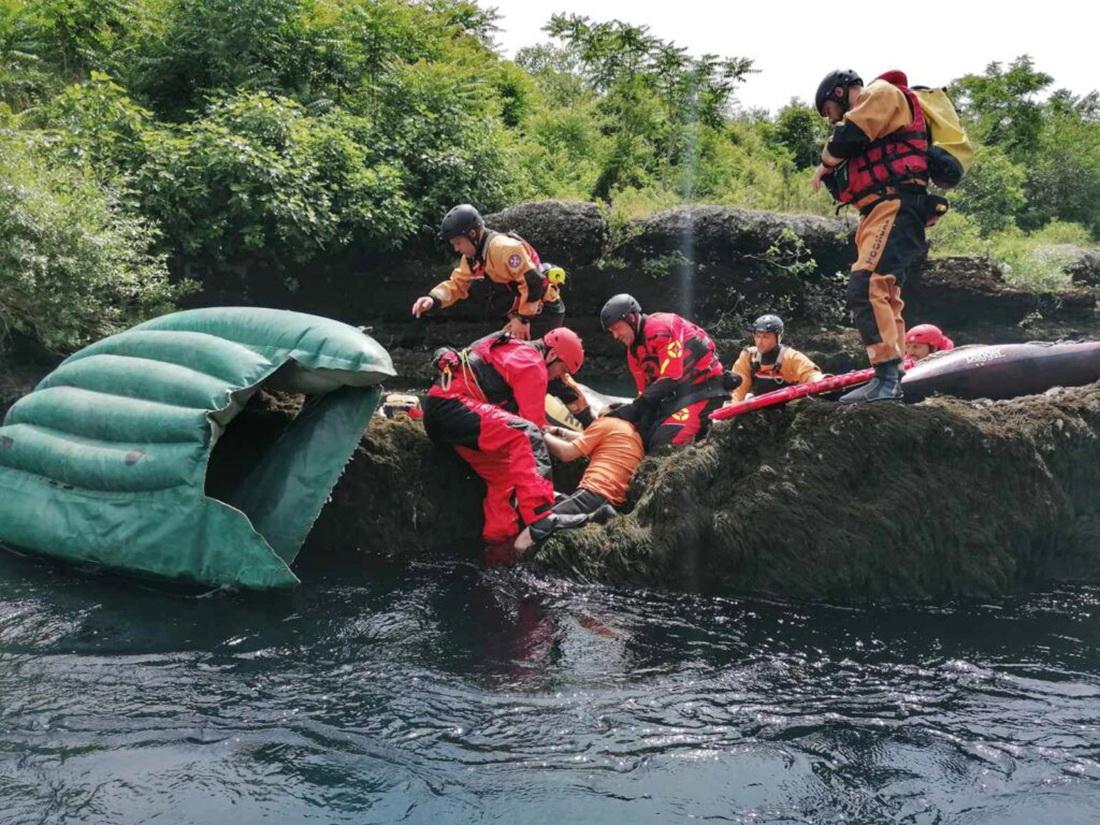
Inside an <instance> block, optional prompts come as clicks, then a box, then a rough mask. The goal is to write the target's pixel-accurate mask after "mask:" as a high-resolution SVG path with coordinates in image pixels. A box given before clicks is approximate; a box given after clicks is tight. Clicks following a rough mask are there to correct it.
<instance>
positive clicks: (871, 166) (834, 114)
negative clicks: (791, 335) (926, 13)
mask: <svg viewBox="0 0 1100 825" xmlns="http://www.w3.org/2000/svg"><path fill="white" fill-rule="evenodd" d="M815 102H816V104H817V110H818V112H819V113H820V114H821V115H822V117H825V118H828V120H829V122H830V123H832V124H834V127H833V131H832V134H831V136H830V137H829V141H828V143H826V145H825V148H824V149H823V150H822V152H821V165H820V166H818V167H817V169H816V170H815V171H814V174H813V177H812V178H811V181H810V182H811V186H812V187H813V189H814V191H817V190H818V189H819V188H820V187H821V185H822V183H825V184H826V186H827V187H828V189H829V191H830V193H831V194H832V195H833V197H834V198H835V199H836V200H837V201H839V202H840V203H841V204H852V205H853V206H855V207H856V208H857V209H858V210H859V213H860V220H859V226H858V227H857V228H856V235H855V242H856V247H857V251H858V256H857V260H856V262H855V263H854V264H853V265H852V272H851V276H850V278H849V281H848V290H847V294H846V299H847V305H848V309H849V311H850V312H851V315H852V321H853V323H854V324H855V326H856V328H857V329H858V330H859V334H860V337H861V338H862V340H863V345H864V347H866V349H867V355H868V358H869V359H870V362H871V365H872V366H873V367H874V368H875V377H874V378H873V379H872V380H871V381H870V382H869V383H867V384H866V385H864V386H863V387H860V388H859V389H856V390H853V391H852V392H849V393H848V394H847V395H844V396H842V397H841V399H840V401H841V402H843V403H852V402H856V401H881V400H900V399H901V397H902V392H901V374H902V370H901V364H902V357H903V356H904V354H905V353H904V347H905V321H904V320H903V318H902V309H903V308H904V306H905V304H904V302H903V301H902V299H901V288H900V285H899V281H900V280H901V279H903V278H904V276H905V273H906V271H907V270H908V268H909V266H910V265H911V264H912V263H913V262H914V261H915V260H917V259H919V258H920V257H921V256H922V255H923V254H924V253H925V251H926V248H927V245H926V243H925V235H924V229H925V225H926V223H927V222H928V221H929V219H930V216H931V214H932V205H931V201H930V200H929V195H928V188H927V187H928V180H929V172H928V150H929V140H928V128H927V123H926V121H925V118H924V112H923V110H922V108H921V105H920V101H919V100H918V99H917V96H916V94H915V93H914V92H913V91H912V90H911V89H909V87H908V80H907V79H906V77H905V75H904V74H903V73H901V72H898V71H891V72H886V73H885V74H883V75H881V76H880V77H878V78H876V79H875V80H874V81H873V82H872V83H871V84H870V85H868V86H866V87H864V85H863V81H862V80H861V79H860V77H859V75H857V74H856V73H855V72H853V71H850V70H837V71H833V72H830V73H829V74H828V75H826V77H825V78H824V80H822V81H821V84H820V85H819V87H818V90H817V95H816V98H815Z"/></svg>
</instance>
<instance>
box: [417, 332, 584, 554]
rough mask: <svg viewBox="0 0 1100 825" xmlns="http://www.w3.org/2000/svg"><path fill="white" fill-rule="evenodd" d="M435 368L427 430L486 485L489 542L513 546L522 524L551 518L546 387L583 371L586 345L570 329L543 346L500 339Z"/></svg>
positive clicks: (439, 355) (445, 357)
mask: <svg viewBox="0 0 1100 825" xmlns="http://www.w3.org/2000/svg"><path fill="white" fill-rule="evenodd" d="M433 362H434V364H435V366H436V367H437V368H438V369H439V372H440V375H439V377H438V378H437V379H436V382H435V384H433V385H432V388H431V389H430V390H429V391H428V397H427V398H426V399H425V400H424V428H425V430H427V433H428V435H429V436H430V437H431V439H432V440H433V441H435V442H436V443H439V444H450V445H451V446H453V447H454V449H455V451H456V452H457V453H458V454H459V455H460V456H462V458H463V459H465V460H466V462H467V463H469V465H470V466H471V467H472V468H473V469H474V471H475V472H476V473H477V474H478V475H479V476H481V478H482V479H483V480H484V481H485V485H486V492H485V500H484V503H483V510H484V514H485V526H484V528H483V530H482V537H483V538H484V539H485V541H486V542H487V543H488V544H498V543H501V542H511V541H512V540H514V539H515V537H516V534H517V533H519V531H520V529H521V527H522V524H526V525H530V524H535V523H537V522H540V521H542V520H544V519H546V518H548V517H550V512H549V511H550V508H551V506H552V505H553V503H554V485H553V483H552V482H551V481H550V456H549V454H548V453H547V449H546V444H545V442H544V440H543V436H542V429H543V428H544V427H545V426H546V386H547V383H548V381H549V380H550V379H551V378H556V377H559V376H561V375H563V374H566V373H571V372H575V371H576V370H578V369H580V367H581V364H582V363H583V362H584V349H583V346H582V344H581V340H580V338H578V337H577V334H576V333H575V332H573V331H572V330H570V329H567V328H565V327H561V328H559V329H555V330H551V331H550V332H548V333H547V334H546V335H545V336H543V338H542V339H541V340H538V341H521V340H518V339H516V338H513V337H512V336H511V335H509V334H508V333H506V332H496V333H493V334H492V335H488V336H486V337H484V338H481V339H479V340H477V341H475V342H474V343H473V344H471V345H470V346H469V347H467V348H466V349H464V350H462V351H461V352H458V351H455V350H453V349H449V348H444V349H442V350H437V351H436V353H435V355H434V357H433ZM513 497H514V498H515V502H516V506H515V507H513V504H512V500H513ZM517 509H518V511H519V512H518V514H517V512H516V510H517ZM521 522H522V524H521ZM545 526H546V525H544V527H545Z"/></svg>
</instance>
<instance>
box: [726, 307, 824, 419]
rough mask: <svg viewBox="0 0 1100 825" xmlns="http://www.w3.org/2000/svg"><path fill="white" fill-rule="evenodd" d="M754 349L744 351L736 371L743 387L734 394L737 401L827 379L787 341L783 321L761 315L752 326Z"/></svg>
mask: <svg viewBox="0 0 1100 825" xmlns="http://www.w3.org/2000/svg"><path fill="white" fill-rule="evenodd" d="M752 337H753V343H754V346H751V347H746V348H745V349H743V350H741V355H740V356H739V357H738V359H737V363H735V364H734V365H733V371H734V373H736V374H737V375H739V376H740V377H741V384H740V386H738V387H737V389H735V390H734V391H733V400H734V401H744V400H745V398H746V396H748V395H749V394H750V393H751V394H752V395H763V394H764V393H766V392H771V391H772V390H778V389H781V388H782V387H786V386H789V385H790V384H808V383H810V382H811V381H820V380H821V379H822V378H824V377H825V375H824V373H822V372H821V370H820V369H818V367H817V364H815V363H814V362H813V361H811V360H810V359H809V358H807V357H806V356H805V355H803V354H802V353H801V352H799V351H798V350H796V349H793V348H792V347H788V346H787V345H786V344H784V343H782V341H783V319H782V318H780V317H779V316H778V315H761V316H760V317H759V318H757V319H756V320H755V321H753V324H752Z"/></svg>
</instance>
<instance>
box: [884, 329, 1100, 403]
mask: <svg viewBox="0 0 1100 825" xmlns="http://www.w3.org/2000/svg"><path fill="white" fill-rule="evenodd" d="M1093 381H1100V341H1085V342H1082V343H1067V344H1048V343H1030V344H998V345H992V346H973V347H960V348H958V349H953V350H950V351H949V352H944V353H937V354H936V355H933V356H931V357H929V358H926V359H924V360H923V361H921V362H920V363H919V364H917V365H916V366H914V367H912V368H910V369H909V371H908V372H906V374H905V377H904V378H903V379H902V381H901V387H902V390H903V391H904V393H905V400H906V401H907V402H909V403H912V402H915V401H922V400H924V399H925V398H927V397H928V396H930V395H932V394H933V393H940V394H942V395H953V396H955V397H956V398H991V399H1003V398H1016V397H1018V396H1021V395H1034V394H1036V393H1040V392H1046V391H1047V390H1049V389H1050V388H1051V387H1080V386H1083V385H1084V384H1091V383H1092V382H1093Z"/></svg>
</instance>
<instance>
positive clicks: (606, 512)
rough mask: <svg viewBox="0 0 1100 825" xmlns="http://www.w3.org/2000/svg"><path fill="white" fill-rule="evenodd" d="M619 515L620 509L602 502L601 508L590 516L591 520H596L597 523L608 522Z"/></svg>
mask: <svg viewBox="0 0 1100 825" xmlns="http://www.w3.org/2000/svg"><path fill="white" fill-rule="evenodd" d="M617 515H619V511H618V510H616V509H615V508H614V507H612V506H611V505H610V504H601V505H600V507H599V509H598V510H596V512H594V513H593V514H592V515H591V516H589V521H594V522H595V523H596V524H607V523H608V522H609V521H611V519H613V518H615V516H617Z"/></svg>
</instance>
